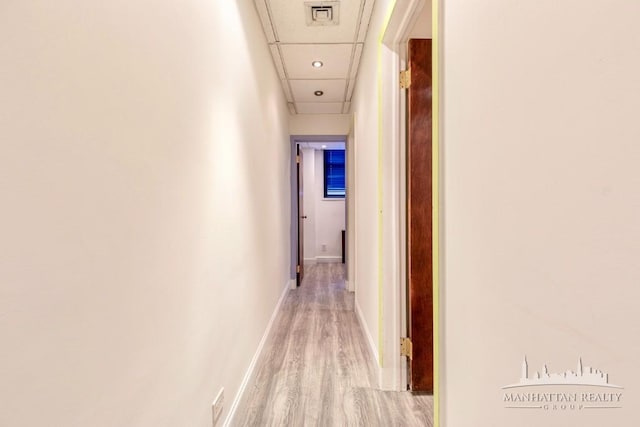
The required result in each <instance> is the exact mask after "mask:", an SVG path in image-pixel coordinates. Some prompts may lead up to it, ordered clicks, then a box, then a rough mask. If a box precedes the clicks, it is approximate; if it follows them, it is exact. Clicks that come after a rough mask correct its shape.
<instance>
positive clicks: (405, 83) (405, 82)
mask: <svg viewBox="0 0 640 427" xmlns="http://www.w3.org/2000/svg"><path fill="white" fill-rule="evenodd" d="M410 86H411V68H408V69H406V70H404V71H400V88H401V89H409V87H410Z"/></svg>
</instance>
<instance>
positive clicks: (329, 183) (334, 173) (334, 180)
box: [324, 150, 345, 198]
mask: <svg viewBox="0 0 640 427" xmlns="http://www.w3.org/2000/svg"><path fill="white" fill-rule="evenodd" d="M344 153H345V151H344V150H324V197H326V198H340V197H344V196H345V180H344Z"/></svg>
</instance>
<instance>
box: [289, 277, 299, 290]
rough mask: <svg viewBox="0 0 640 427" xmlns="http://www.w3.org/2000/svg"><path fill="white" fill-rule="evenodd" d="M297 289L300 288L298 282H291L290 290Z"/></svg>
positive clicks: (293, 280)
mask: <svg viewBox="0 0 640 427" xmlns="http://www.w3.org/2000/svg"><path fill="white" fill-rule="evenodd" d="M297 287H298V283H297V282H296V279H291V280H289V289H295V288H297Z"/></svg>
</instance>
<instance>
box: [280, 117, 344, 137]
mask: <svg viewBox="0 0 640 427" xmlns="http://www.w3.org/2000/svg"><path fill="white" fill-rule="evenodd" d="M350 128H351V115H349V114H295V115H291V116H290V119H289V132H290V133H291V135H342V136H344V135H347V134H348V133H349V129H350Z"/></svg>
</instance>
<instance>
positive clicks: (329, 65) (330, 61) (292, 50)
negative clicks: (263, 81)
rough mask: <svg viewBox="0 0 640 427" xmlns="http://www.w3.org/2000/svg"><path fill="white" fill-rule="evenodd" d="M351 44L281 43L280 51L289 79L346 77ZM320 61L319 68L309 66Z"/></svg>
mask: <svg viewBox="0 0 640 427" xmlns="http://www.w3.org/2000/svg"><path fill="white" fill-rule="evenodd" d="M352 46H353V45H351V44H281V45H280V51H281V53H282V58H283V60H284V63H285V67H286V68H287V73H288V75H289V78H291V79H346V78H347V74H348V73H349V64H350V62H351V50H352ZM316 60H318V61H322V63H323V64H324V65H323V66H322V67H321V68H314V67H312V66H311V63H312V62H313V61H316Z"/></svg>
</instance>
